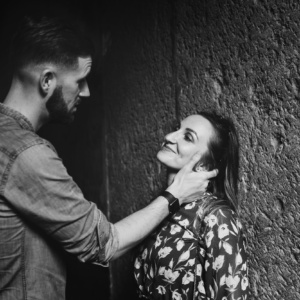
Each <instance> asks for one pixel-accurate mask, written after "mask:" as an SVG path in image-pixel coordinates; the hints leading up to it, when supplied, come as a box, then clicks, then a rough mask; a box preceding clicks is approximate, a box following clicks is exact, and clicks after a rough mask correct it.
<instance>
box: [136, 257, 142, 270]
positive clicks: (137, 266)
mask: <svg viewBox="0 0 300 300" xmlns="http://www.w3.org/2000/svg"><path fill="white" fill-rule="evenodd" d="M134 267H135V268H136V269H139V268H140V267H141V261H140V260H139V259H136V260H135V262H134Z"/></svg>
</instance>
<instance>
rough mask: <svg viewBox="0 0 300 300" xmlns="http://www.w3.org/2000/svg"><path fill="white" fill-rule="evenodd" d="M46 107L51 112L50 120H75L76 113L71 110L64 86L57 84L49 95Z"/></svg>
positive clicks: (55, 121) (52, 121) (64, 122)
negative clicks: (65, 96)
mask: <svg viewBox="0 0 300 300" xmlns="http://www.w3.org/2000/svg"><path fill="white" fill-rule="evenodd" d="M46 108H47V109H48V112H49V122H51V123H63V124H69V123H71V122H73V120H74V115H73V114H72V113H71V112H70V111H69V109H68V106H67V103H66V101H65V99H64V96H63V92H62V86H57V87H56V88H55V90H54V91H53V94H52V95H51V96H50V97H49V99H48V101H47V103H46Z"/></svg>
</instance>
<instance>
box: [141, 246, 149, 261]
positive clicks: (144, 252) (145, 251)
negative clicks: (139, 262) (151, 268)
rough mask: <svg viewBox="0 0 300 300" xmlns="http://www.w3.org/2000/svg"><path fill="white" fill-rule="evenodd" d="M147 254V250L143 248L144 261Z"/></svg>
mask: <svg viewBox="0 0 300 300" xmlns="http://www.w3.org/2000/svg"><path fill="white" fill-rule="evenodd" d="M147 254H148V250H147V248H145V249H144V251H143V253H142V259H145V258H146V256H147Z"/></svg>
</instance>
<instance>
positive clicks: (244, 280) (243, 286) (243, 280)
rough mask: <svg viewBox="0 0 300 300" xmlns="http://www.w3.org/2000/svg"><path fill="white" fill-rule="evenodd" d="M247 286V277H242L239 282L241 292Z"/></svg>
mask: <svg viewBox="0 0 300 300" xmlns="http://www.w3.org/2000/svg"><path fill="white" fill-rule="evenodd" d="M248 284H249V281H248V277H247V276H244V277H243V278H242V281H241V287H242V290H243V291H244V290H246V288H247V286H248Z"/></svg>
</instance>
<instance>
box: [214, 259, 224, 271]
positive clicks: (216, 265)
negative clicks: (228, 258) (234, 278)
mask: <svg viewBox="0 0 300 300" xmlns="http://www.w3.org/2000/svg"><path fill="white" fill-rule="evenodd" d="M223 264H224V255H219V256H218V257H217V258H216V259H215V261H214V262H213V265H212V268H213V269H214V270H216V271H217V270H219V269H221V268H222V266H223Z"/></svg>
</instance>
